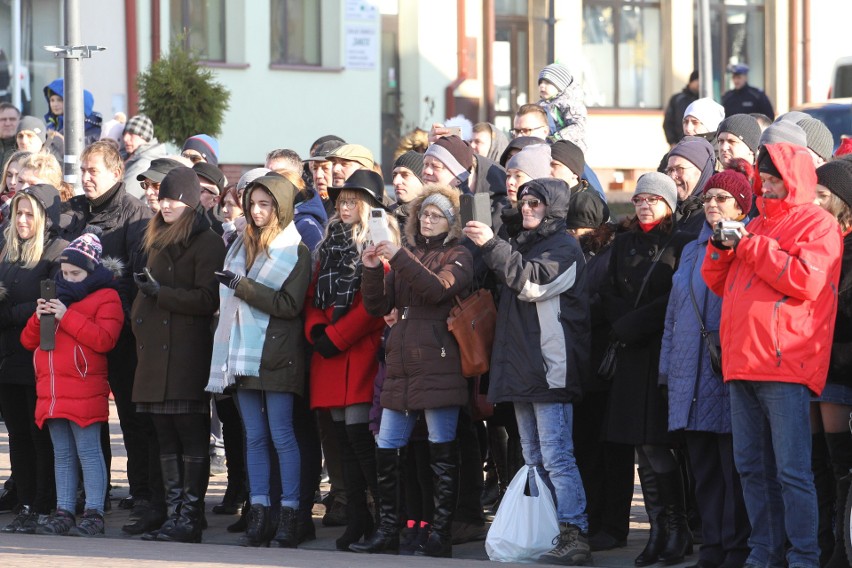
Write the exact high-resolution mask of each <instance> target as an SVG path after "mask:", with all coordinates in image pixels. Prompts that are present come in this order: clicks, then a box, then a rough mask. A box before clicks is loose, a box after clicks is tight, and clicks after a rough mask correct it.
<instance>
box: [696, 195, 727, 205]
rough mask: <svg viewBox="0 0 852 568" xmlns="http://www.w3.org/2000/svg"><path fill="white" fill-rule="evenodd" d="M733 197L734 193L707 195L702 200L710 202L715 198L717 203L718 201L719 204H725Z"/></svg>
mask: <svg viewBox="0 0 852 568" xmlns="http://www.w3.org/2000/svg"><path fill="white" fill-rule="evenodd" d="M733 198H734V197H733V196H732V195H705V196H703V197H702V198H701V201H703V202H704V203H705V204H706V203H710V202H711V201H713V200H714V199H715V200H716V203H718V204H719V205H724V204H725V203H726V202H727V201H728V200H729V199H733Z"/></svg>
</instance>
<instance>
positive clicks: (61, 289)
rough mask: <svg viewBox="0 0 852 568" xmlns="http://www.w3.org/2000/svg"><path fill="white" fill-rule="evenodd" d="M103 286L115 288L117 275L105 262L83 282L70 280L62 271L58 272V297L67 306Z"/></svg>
mask: <svg viewBox="0 0 852 568" xmlns="http://www.w3.org/2000/svg"><path fill="white" fill-rule="evenodd" d="M101 288H115V275H114V274H113V273H112V271H111V270H109V269H108V268H105V267H104V265H103V264H99V265H98V266H97V268H95V270H94V271H92V272H90V273H89V275H88V276H86V279H85V280H83V281H82V282H68V281H67V280H65V278H63V277H62V271H59V272H57V273H56V298H57V299H58V300H59V301H60V302H62V303H63V304H65V307H68V306H70V305H71V304H73V303H74V302H79V301H80V300H82V299H83V298H85V297H86V296H88V295H89V294H91V293H92V292H95V291H97V290H100V289H101Z"/></svg>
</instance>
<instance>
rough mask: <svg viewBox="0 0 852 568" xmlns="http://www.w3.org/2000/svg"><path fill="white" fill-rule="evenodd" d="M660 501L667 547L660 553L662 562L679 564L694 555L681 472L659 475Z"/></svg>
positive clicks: (674, 471) (675, 471) (657, 475)
mask: <svg viewBox="0 0 852 568" xmlns="http://www.w3.org/2000/svg"><path fill="white" fill-rule="evenodd" d="M655 475H656V477H657V485H658V487H659V492H660V501H661V502H662V504H663V508H664V510H665V516H666V545H665V546H664V547H663V550H662V551H660V562H663V563H664V564H678V563H679V562H683V558H684V557H685V556H686V555H687V554H692V533H691V532H690V530H689V523H688V522H687V518H686V505H685V497H684V485H683V477H682V476H681V473H680V470H679V469H675V470H673V471H670V472H668V473H657V474H655Z"/></svg>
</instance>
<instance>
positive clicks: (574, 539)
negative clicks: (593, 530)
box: [538, 523, 592, 566]
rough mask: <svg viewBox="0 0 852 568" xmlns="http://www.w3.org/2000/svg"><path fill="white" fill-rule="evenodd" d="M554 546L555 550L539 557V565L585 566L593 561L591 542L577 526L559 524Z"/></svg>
mask: <svg viewBox="0 0 852 568" xmlns="http://www.w3.org/2000/svg"><path fill="white" fill-rule="evenodd" d="M553 545H554V547H553V550H551V551H550V552H546V553H544V554H542V555H541V556H539V557H538V563H539V564H561V565H562V566H583V565H585V564H588V563H591V561H592V551H591V549H590V548H589V540H588V539H587V538H586V536H585V535H584V534H582V533H581V532H580V529H579V527H577V526H576V525H570V524H568V523H559V534H558V535H556V537H555V538H554V539H553Z"/></svg>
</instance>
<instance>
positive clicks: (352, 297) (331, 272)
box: [305, 170, 399, 550]
mask: <svg viewBox="0 0 852 568" xmlns="http://www.w3.org/2000/svg"><path fill="white" fill-rule="evenodd" d="M383 191H384V182H383V181H382V178H381V176H380V175H379V174H377V173H375V172H373V171H369V170H358V171H356V172H354V173H353V174H352V175H351V176H350V177H349V179H348V180H346V183H344V184H343V186H341V187H331V188H329V195H330V196H331V200H332V201H333V202H334V207H335V211H336V213H335V214H334V216H333V217H332V218H331V220H330V221H329V223H328V227H327V229H326V236H325V239H323V241H322V242H321V243H320V244H319V248H318V249H317V256H318V258H319V266H318V267H317V269H316V270H315V273H316V276H315V277H314V281H313V285H312V286H311V287H310V288H309V291H308V298H307V301H306V302H305V333H306V335H307V337H308V341H310V342H311V343H312V344H313V346H314V355H313V358H312V359H311V388H310V391H311V408H315V409H316V408H327V409H330V410H331V418H332V421H333V424H334V431H335V434H336V435H337V438H338V441H339V443H340V447H341V450H342V452H343V456H342V458H343V475H344V480H345V485H346V499H347V504H346V511H347V523H348V524H347V527H346V532H345V533H344V534H343V535H342V536H341V537H340V538H339V539H337V541H336V546H337V549H338V550H348V549H349V545H350V544H352V543H355V542H358V541H359V540H360V539H361V537H368V536H370V535H371V534H372V532H373V525H374V522H373V515H371V514H370V512H369V510H368V509H367V496H366V490H367V489H368V488H369V489H370V491H371V493H372V494H373V495H376V494H377V489H376V484H377V480H376V455H375V451H376V443H375V440H374V439H373V435H372V433H370V428H369V420H370V416H369V413H370V404H371V403H372V400H373V380H374V379H375V377H376V371H377V370H378V359H377V358H376V352H377V351H378V349H379V344H380V342H381V337H382V331H383V330H384V327H385V322H384V319H382V318H381V317H374V316H371V315H370V314H368V313H367V311H366V309H364V304H363V299H362V297H361V269H362V263H361V253H362V252H363V250H364V249H365V248H366V247H367V244H368V241H370V240H371V238H370V232H369V225H368V219H369V216H370V211H371V209H382V210H384V206H383V205H382V192H383ZM386 218H387V221H388V227H389V233H390V235H391V239H392V240H393V242H395V243H396V244H399V229H398V227H397V225H396V221H395V220H394V219H393V217H392V216H390V215H388V216H387V217H386ZM381 240H387V239H385V238H383V239H381Z"/></svg>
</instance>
